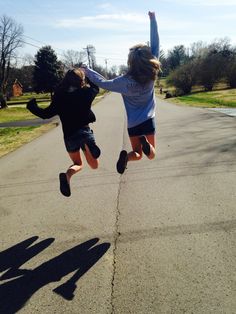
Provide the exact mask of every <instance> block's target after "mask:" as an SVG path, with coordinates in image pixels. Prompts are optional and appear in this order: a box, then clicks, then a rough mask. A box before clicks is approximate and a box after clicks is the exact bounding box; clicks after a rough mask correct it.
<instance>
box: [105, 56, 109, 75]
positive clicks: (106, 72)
mask: <svg viewBox="0 0 236 314" xmlns="http://www.w3.org/2000/svg"><path fill="white" fill-rule="evenodd" d="M107 61H108V59H105V64H106V77H107Z"/></svg>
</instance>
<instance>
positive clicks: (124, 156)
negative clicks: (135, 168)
mask: <svg viewBox="0 0 236 314" xmlns="http://www.w3.org/2000/svg"><path fill="white" fill-rule="evenodd" d="M127 162H128V153H127V151H126V150H122V151H121V152H120V156H119V159H118V161H117V164H116V170H117V172H118V173H120V174H122V173H124V171H125V169H126V166H127Z"/></svg>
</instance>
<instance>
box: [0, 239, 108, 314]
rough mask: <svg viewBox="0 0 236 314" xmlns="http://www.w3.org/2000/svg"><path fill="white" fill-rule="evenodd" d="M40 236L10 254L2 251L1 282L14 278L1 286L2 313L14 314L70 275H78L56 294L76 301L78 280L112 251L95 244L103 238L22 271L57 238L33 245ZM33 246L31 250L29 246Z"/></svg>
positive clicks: (24, 242) (103, 245) (8, 250)
mask: <svg viewBox="0 0 236 314" xmlns="http://www.w3.org/2000/svg"><path fill="white" fill-rule="evenodd" d="M36 239H37V237H32V238H29V239H27V240H25V241H23V242H21V243H19V244H17V245H15V246H13V247H11V248H9V249H7V250H6V251H3V252H0V272H3V271H5V270H7V269H9V270H8V271H7V272H5V273H4V274H3V275H2V276H1V277H0V280H6V279H10V278H14V277H16V276H21V277H18V278H16V279H12V280H11V281H8V282H6V283H4V284H2V285H0V313H4V314H13V313H16V312H17V311H19V310H20V309H21V308H22V307H23V306H24V304H25V303H26V302H27V300H29V299H30V298H31V296H32V295H33V294H34V293H35V292H37V290H39V289H40V288H42V287H43V286H45V285H47V284H49V283H51V282H55V281H59V280H61V278H63V277H64V276H66V275H67V274H69V273H71V272H73V271H75V270H77V272H76V273H75V274H74V275H73V276H72V277H71V278H70V279H69V280H68V281H67V282H66V283H64V284H62V285H61V286H59V287H57V288H56V289H54V292H56V293H57V294H59V295H61V296H62V297H64V298H65V299H67V300H72V299H73V297H74V290H75V289H76V281H77V280H79V278H80V277H82V276H83V275H84V274H85V273H86V272H87V271H88V270H89V269H90V268H91V267H92V266H93V265H94V264H95V263H96V262H97V261H98V260H99V259H100V258H101V257H102V256H103V255H104V254H105V253H106V251H107V250H108V249H109V247H110V243H102V244H98V245H95V244H96V243H97V242H98V241H99V239H98V238H94V239H91V240H89V241H86V242H84V243H81V244H79V245H77V246H75V247H73V248H71V249H69V250H67V251H65V252H63V253H62V254H60V255H58V256H56V257H55V258H53V259H51V260H49V261H47V262H45V263H43V264H41V265H39V266H38V267H36V268H35V269H32V270H24V269H19V267H20V266H21V265H23V264H24V263H25V262H26V261H27V260H29V259H31V258H32V257H33V256H35V255H36V254H38V253H39V252H41V251H42V250H44V249H45V248H46V247H48V246H49V245H50V244H51V243H52V242H53V241H54V239H53V238H49V239H46V240H44V241H41V242H40V243H38V244H35V245H34V246H30V245H31V244H32V243H33V242H34V241H35V240H36ZM28 246H30V247H28Z"/></svg>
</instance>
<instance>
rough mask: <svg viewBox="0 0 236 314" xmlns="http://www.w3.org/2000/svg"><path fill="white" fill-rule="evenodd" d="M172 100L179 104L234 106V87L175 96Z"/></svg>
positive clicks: (235, 90) (235, 101)
mask: <svg viewBox="0 0 236 314" xmlns="http://www.w3.org/2000/svg"><path fill="white" fill-rule="evenodd" d="M173 100H174V101H176V102H177V103H179V104H187V105H189V106H194V107H207V108H217V107H221V108H222V107H223V108H225V107H231V108H236V89H225V90H216V91H211V92H197V93H192V94H190V95H185V96H180V97H175V98H173Z"/></svg>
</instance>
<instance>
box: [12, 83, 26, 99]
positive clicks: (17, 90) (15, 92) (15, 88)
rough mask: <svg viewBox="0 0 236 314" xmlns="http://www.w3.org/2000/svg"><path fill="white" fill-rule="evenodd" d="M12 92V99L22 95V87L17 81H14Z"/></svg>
mask: <svg viewBox="0 0 236 314" xmlns="http://www.w3.org/2000/svg"><path fill="white" fill-rule="evenodd" d="M12 90H13V96H14V97H17V96H21V95H23V86H22V85H21V83H20V82H19V81H18V79H15V82H14V84H13V86H12Z"/></svg>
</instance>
